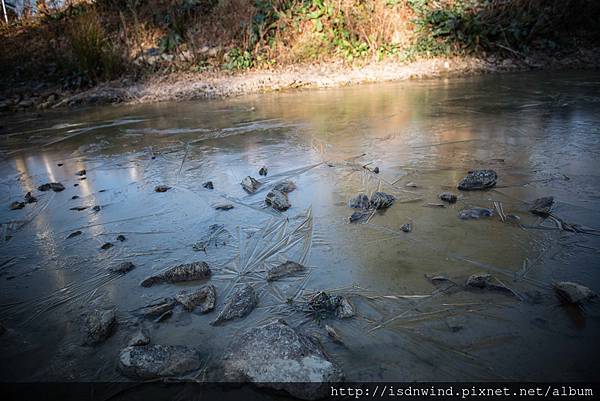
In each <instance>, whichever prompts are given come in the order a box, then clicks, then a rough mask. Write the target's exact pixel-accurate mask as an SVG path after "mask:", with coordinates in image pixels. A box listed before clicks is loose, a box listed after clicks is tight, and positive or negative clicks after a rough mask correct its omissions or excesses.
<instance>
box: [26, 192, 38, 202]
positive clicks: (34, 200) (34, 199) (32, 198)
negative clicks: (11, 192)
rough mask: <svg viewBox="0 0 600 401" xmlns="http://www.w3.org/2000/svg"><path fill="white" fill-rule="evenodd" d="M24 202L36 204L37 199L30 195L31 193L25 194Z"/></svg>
mask: <svg viewBox="0 0 600 401" xmlns="http://www.w3.org/2000/svg"><path fill="white" fill-rule="evenodd" d="M25 202H27V203H34V202H37V198H36V197H35V196H33V195H31V192H27V193H26V194H25Z"/></svg>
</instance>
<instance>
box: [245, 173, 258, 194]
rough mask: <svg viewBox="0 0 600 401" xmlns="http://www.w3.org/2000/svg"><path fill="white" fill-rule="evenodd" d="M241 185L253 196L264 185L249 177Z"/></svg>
mask: <svg viewBox="0 0 600 401" xmlns="http://www.w3.org/2000/svg"><path fill="white" fill-rule="evenodd" d="M241 185H242V188H244V190H245V191H246V192H248V193H251V194H253V193H254V192H256V190H257V189H258V188H259V187H260V186H261V185H262V184H261V183H260V182H259V181H257V180H255V179H254V178H252V177H250V176H248V177H246V178H244V179H243V180H242V182H241Z"/></svg>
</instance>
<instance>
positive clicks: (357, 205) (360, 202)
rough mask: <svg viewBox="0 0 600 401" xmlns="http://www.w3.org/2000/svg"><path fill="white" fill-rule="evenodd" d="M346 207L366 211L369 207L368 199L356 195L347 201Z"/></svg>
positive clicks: (364, 196) (363, 195)
mask: <svg viewBox="0 0 600 401" xmlns="http://www.w3.org/2000/svg"><path fill="white" fill-rule="evenodd" d="M348 206H349V207H351V208H354V209H368V208H369V206H370V202H369V197H368V196H367V195H366V194H358V195H357V196H355V197H354V198H352V199H350V201H348Z"/></svg>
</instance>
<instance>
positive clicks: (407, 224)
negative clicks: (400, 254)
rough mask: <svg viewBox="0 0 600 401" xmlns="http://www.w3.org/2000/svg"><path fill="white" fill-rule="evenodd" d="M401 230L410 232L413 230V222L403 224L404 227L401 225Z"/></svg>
mask: <svg viewBox="0 0 600 401" xmlns="http://www.w3.org/2000/svg"><path fill="white" fill-rule="evenodd" d="M400 230H402V231H404V232H405V233H409V232H411V231H412V224H411V223H406V224H404V225H402V227H400Z"/></svg>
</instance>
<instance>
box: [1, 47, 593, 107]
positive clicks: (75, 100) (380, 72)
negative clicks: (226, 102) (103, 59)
mask: <svg viewBox="0 0 600 401" xmlns="http://www.w3.org/2000/svg"><path fill="white" fill-rule="evenodd" d="M599 66H600V48H594V49H577V51H575V52H573V53H572V54H569V55H551V54H536V55H532V56H527V57H524V56H523V57H514V58H500V57H497V56H494V55H492V56H489V57H454V58H432V59H423V60H419V61H415V62H412V63H407V64H406V63H405V64H403V63H397V62H392V61H387V62H381V63H370V64H366V65H363V66H360V67H351V66H347V65H345V64H343V63H324V64H317V65H294V66H285V67H276V68H273V69H269V70H247V71H243V72H239V73H233V72H230V71H223V70H218V71H210V72H201V73H173V74H168V75H158V76H150V77H149V78H147V79H145V80H140V81H136V82H134V81H132V80H130V79H129V78H123V79H121V80H118V81H112V82H108V83H104V84H100V85H98V86H96V87H93V88H91V89H89V90H85V91H79V92H74V91H70V90H62V89H61V88H60V87H52V86H49V85H46V84H42V83H39V82H37V83H34V82H26V83H21V84H20V85H13V86H11V89H7V90H5V91H3V93H0V113H3V112H16V111H27V110H47V109H54V108H61V107H77V106H89V105H101V104H119V103H125V104H141V103H157V102H167V101H186V100H197V99H219V98H227V97H235V96H242V95H248V94H256V93H268V92H277V91H284V90H292V89H302V88H332V87H343V86H350V85H357V84H363V83H375V82H392V81H404V80H411V79H429V78H440V77H450V76H468V75H476V74H489V73H503V72H516V71H529V70H549V71H550V70H552V71H554V70H566V69H597V68H599Z"/></svg>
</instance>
